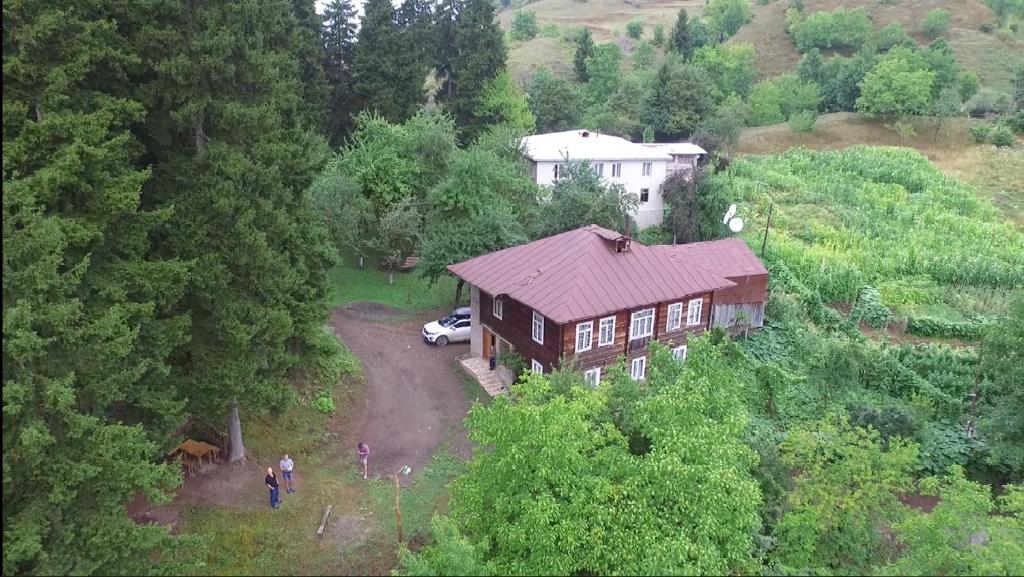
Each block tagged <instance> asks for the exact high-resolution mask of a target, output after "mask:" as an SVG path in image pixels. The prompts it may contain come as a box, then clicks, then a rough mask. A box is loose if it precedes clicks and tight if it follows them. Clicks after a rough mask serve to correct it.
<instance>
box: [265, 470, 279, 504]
mask: <svg viewBox="0 0 1024 577" xmlns="http://www.w3.org/2000/svg"><path fill="white" fill-rule="evenodd" d="M265 481H266V483H267V488H268V489H270V508H271V509H277V508H278V507H280V506H281V503H280V502H279V501H278V500H277V491H278V488H279V487H280V485H278V482H277V477H275V476H274V468H273V467H267V478H266V479H265Z"/></svg>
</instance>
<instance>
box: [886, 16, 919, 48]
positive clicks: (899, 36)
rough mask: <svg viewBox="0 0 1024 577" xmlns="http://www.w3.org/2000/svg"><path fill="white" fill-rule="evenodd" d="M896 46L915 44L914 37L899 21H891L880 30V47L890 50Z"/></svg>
mask: <svg viewBox="0 0 1024 577" xmlns="http://www.w3.org/2000/svg"><path fill="white" fill-rule="evenodd" d="M896 46H907V47H912V46H914V39H913V38H911V37H910V35H909V34H907V31H906V30H904V29H903V27H902V26H900V25H899V23H897V22H890V23H889V24H886V25H885V26H884V27H883V28H882V29H881V30H879V31H878V49H879V50H881V51H886V50H889V49H890V48H894V47H896Z"/></svg>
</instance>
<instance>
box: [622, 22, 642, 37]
mask: <svg viewBox="0 0 1024 577" xmlns="http://www.w3.org/2000/svg"><path fill="white" fill-rule="evenodd" d="M643 34H644V23H643V22H641V21H640V20H638V19H635V20H631V21H630V22H629V24H626V36H629V37H630V38H635V39H638V40H639V39H640V37H641V36H643Z"/></svg>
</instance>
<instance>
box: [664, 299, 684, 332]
mask: <svg viewBox="0 0 1024 577" xmlns="http://www.w3.org/2000/svg"><path fill="white" fill-rule="evenodd" d="M681 326H683V303H672V304H670V305H668V321H667V322H666V323H665V330H666V331H676V330H679V327H681Z"/></svg>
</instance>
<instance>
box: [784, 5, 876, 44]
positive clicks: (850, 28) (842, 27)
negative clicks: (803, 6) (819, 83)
mask: <svg viewBox="0 0 1024 577" xmlns="http://www.w3.org/2000/svg"><path fill="white" fill-rule="evenodd" d="M791 32H792V34H793V41H794V42H795V43H796V47H797V49H798V50H799V51H800V52H807V51H808V50H810V49H811V48H843V47H845V48H853V49H855V50H856V49H858V48H860V47H861V46H863V45H864V43H865V42H867V41H868V40H871V39H872V38H873V37H874V27H873V26H872V25H871V18H869V17H868V13H867V12H866V11H864V9H863V8H855V9H853V10H847V9H845V8H837V9H836V10H834V11H832V12H815V13H813V14H809V15H807V16H806V17H804V19H803V21H802V22H800V24H799V25H797V26H796V27H795V28H793V29H792V30H791Z"/></svg>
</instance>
